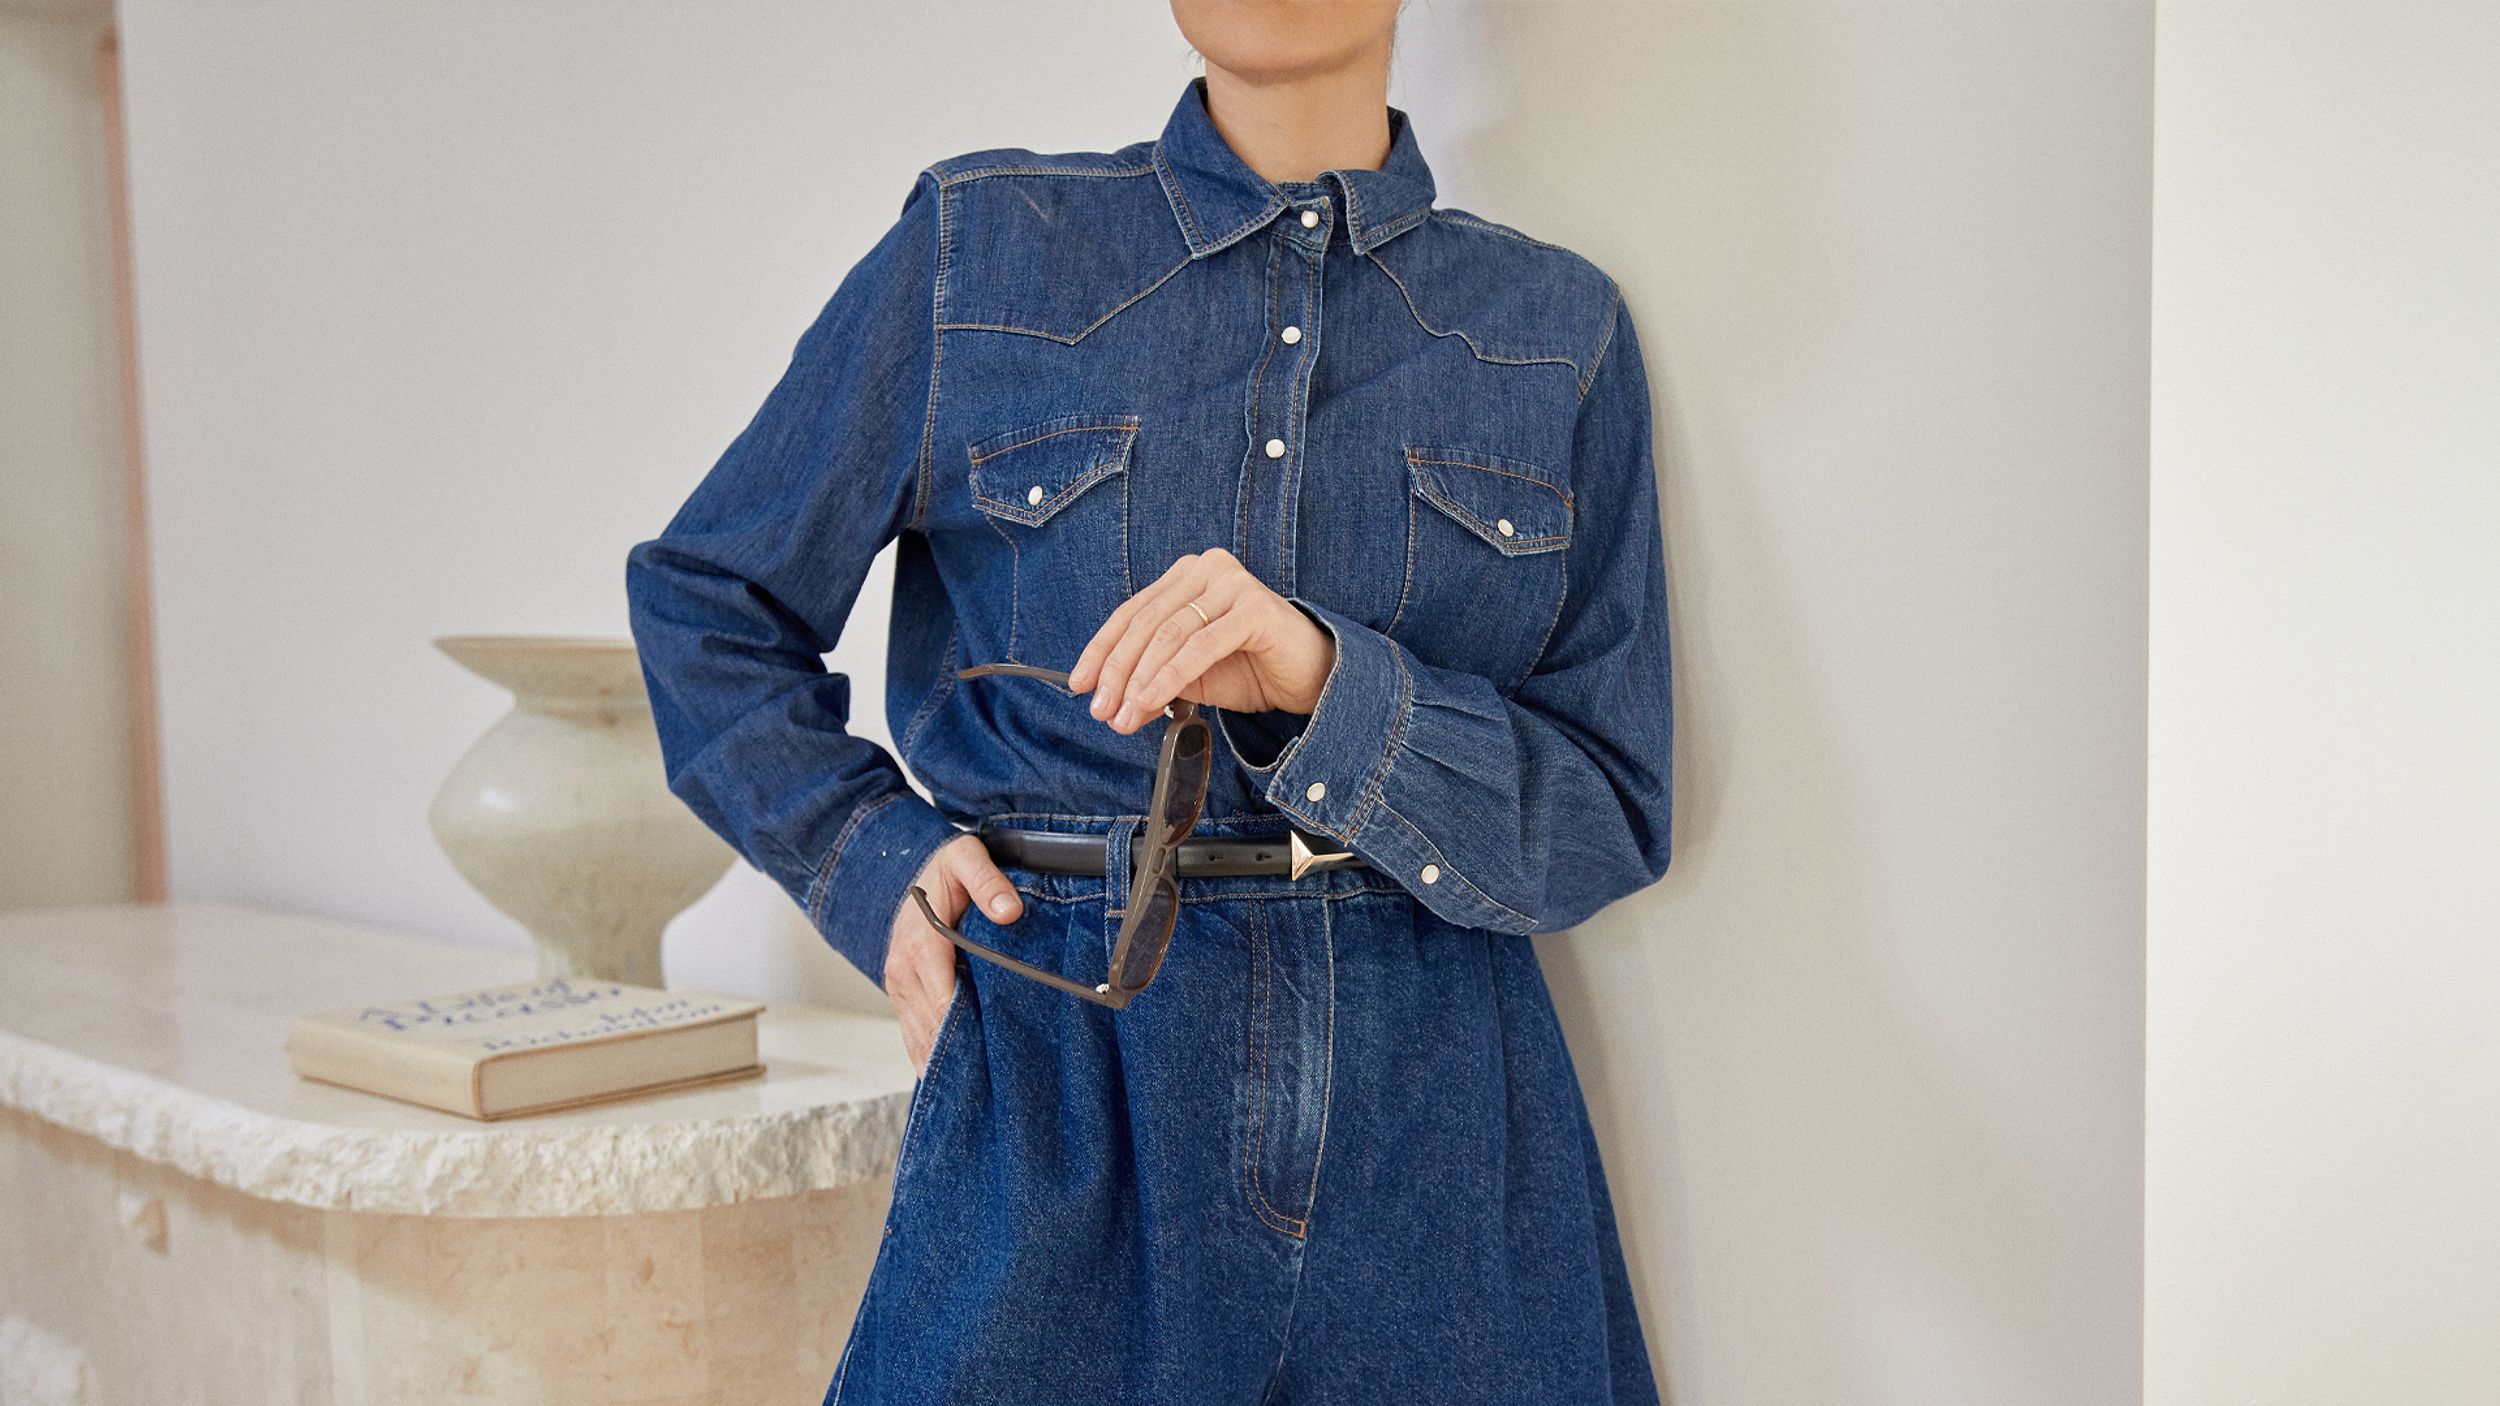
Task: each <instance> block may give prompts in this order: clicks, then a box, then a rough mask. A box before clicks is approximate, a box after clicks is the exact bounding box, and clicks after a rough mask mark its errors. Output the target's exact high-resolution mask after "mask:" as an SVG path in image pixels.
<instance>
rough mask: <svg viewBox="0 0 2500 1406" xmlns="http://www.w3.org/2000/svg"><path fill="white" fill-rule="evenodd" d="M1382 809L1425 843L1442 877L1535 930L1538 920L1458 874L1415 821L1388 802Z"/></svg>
mask: <svg viewBox="0 0 2500 1406" xmlns="http://www.w3.org/2000/svg"><path fill="white" fill-rule="evenodd" d="M1380 808H1381V809H1382V810H1384V811H1387V812H1388V813H1389V815H1390V816H1392V817H1393V818H1395V819H1396V821H1397V822H1398V823H1399V824H1400V825H1403V826H1405V827H1406V828H1407V829H1408V831H1410V832H1412V833H1413V834H1414V836H1415V837H1416V838H1417V839H1419V840H1422V841H1423V842H1424V848H1425V850H1426V851H1428V852H1429V853H1430V854H1431V855H1432V862H1433V863H1435V864H1438V865H1440V866H1441V876H1442V877H1443V878H1445V879H1455V880H1457V881H1458V883H1459V885H1460V886H1461V887H1463V888H1465V889H1466V890H1467V891H1468V892H1469V893H1471V894H1474V895H1475V896H1476V899H1477V901H1478V902H1480V903H1482V904H1484V905H1485V906H1486V907H1487V908H1492V909H1496V910H1498V911H1500V912H1501V913H1504V914H1506V915H1508V916H1509V917H1512V918H1515V919H1517V920H1518V921H1519V923H1520V925H1521V926H1523V927H1525V928H1527V929H1528V930H1530V931H1534V930H1535V928H1536V920H1535V919H1534V918H1531V917H1529V916H1528V915H1527V914H1525V913H1522V912H1520V911H1519V910H1518V909H1516V908H1513V907H1511V906H1510V905H1509V904H1507V903H1504V902H1502V901H1501V900H1500V899H1498V898H1495V897H1494V896H1493V895H1491V894H1489V893H1486V892H1485V891H1484V890H1483V889H1480V888H1478V887H1476V885H1475V882H1474V881H1473V880H1471V879H1469V878H1468V877H1467V876H1466V875H1464V874H1462V873H1460V872H1458V867H1457V866H1456V865H1454V864H1452V863H1450V862H1449V859H1448V857H1447V856H1445V855H1444V854H1442V852H1441V847H1440V846H1439V845H1436V844H1434V843H1433V842H1432V837H1431V836H1429V835H1426V834H1425V833H1424V832H1423V830H1422V828H1421V827H1419V826H1417V825H1416V824H1415V822H1414V821H1412V820H1409V819H1407V818H1406V817H1405V816H1404V815H1401V814H1399V812H1398V810H1397V808H1396V807H1395V806H1392V805H1390V804H1389V803H1388V802H1387V801H1382V802H1381V803H1380ZM1410 892H1411V890H1410Z"/></svg>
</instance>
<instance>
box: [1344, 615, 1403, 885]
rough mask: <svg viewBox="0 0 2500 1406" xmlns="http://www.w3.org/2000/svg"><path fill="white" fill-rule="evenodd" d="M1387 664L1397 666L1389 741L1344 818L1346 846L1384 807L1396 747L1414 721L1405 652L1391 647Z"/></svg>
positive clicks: (1394, 767)
mask: <svg viewBox="0 0 2500 1406" xmlns="http://www.w3.org/2000/svg"><path fill="white" fill-rule="evenodd" d="M1389 661H1390V662H1391V663H1393V664H1395V665H1397V666H1398V711H1397V717H1396V719H1395V720H1394V721H1392V722H1391V723H1390V725H1389V740H1388V742H1387V743H1386V744H1385V745H1383V746H1382V747H1381V749H1380V760H1379V761H1378V762H1376V763H1374V764H1373V766H1372V774H1371V779H1370V781H1369V782H1368V783H1367V784H1366V785H1365V786H1364V787H1363V792H1362V795H1361V796H1360V797H1359V798H1357V799H1356V801H1355V803H1354V813H1353V814H1351V815H1349V816H1348V817H1346V837H1347V838H1346V843H1347V844H1349V845H1350V844H1352V843H1353V842H1354V840H1353V837H1354V836H1356V835H1358V834H1361V833H1362V830H1363V826H1364V825H1365V824H1366V823H1367V822H1368V821H1369V820H1370V819H1371V813H1372V811H1373V810H1375V809H1378V808H1380V807H1382V806H1385V805H1387V804H1388V802H1387V800H1386V799H1385V792H1386V791H1387V790H1388V787H1389V775H1390V773H1392V772H1394V771H1396V770H1397V769H1398V744H1399V743H1400V742H1402V741H1404V740H1405V737H1406V727H1407V724H1408V723H1410V722H1413V721H1414V719H1415V676H1414V674H1413V673H1411V672H1409V671H1408V669H1407V667H1406V651H1405V650H1403V649H1396V648H1392V649H1391V650H1390V651H1389Z"/></svg>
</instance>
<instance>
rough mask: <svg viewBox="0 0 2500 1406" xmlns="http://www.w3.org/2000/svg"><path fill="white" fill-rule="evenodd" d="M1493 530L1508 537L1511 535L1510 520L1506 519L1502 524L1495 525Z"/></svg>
mask: <svg viewBox="0 0 2500 1406" xmlns="http://www.w3.org/2000/svg"><path fill="white" fill-rule="evenodd" d="M1493 530H1494V531H1496V532H1499V533H1501V534H1502V535H1503V536H1505V537H1508V536H1509V535H1510V519H1509V518H1504V519H1502V520H1501V521H1500V522H1497V523H1495V524H1493Z"/></svg>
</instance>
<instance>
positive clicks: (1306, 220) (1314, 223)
mask: <svg viewBox="0 0 2500 1406" xmlns="http://www.w3.org/2000/svg"><path fill="white" fill-rule="evenodd" d="M1302 227H1303V228H1304V229H1318V228H1319V211H1317V210H1305V211H1303V212H1302Z"/></svg>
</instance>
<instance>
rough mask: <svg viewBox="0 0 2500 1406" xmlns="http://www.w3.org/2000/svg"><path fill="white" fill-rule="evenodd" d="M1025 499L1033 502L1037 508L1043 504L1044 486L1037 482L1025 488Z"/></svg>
mask: <svg viewBox="0 0 2500 1406" xmlns="http://www.w3.org/2000/svg"><path fill="white" fill-rule="evenodd" d="M1024 501H1026V502H1028V503H1031V504H1032V505H1033V506H1035V507H1037V508H1038V507H1040V506H1041V504H1042V486H1041V485H1040V484H1038V483H1037V484H1034V485H1033V486H1032V487H1031V488H1028V489H1026V490H1024Z"/></svg>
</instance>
